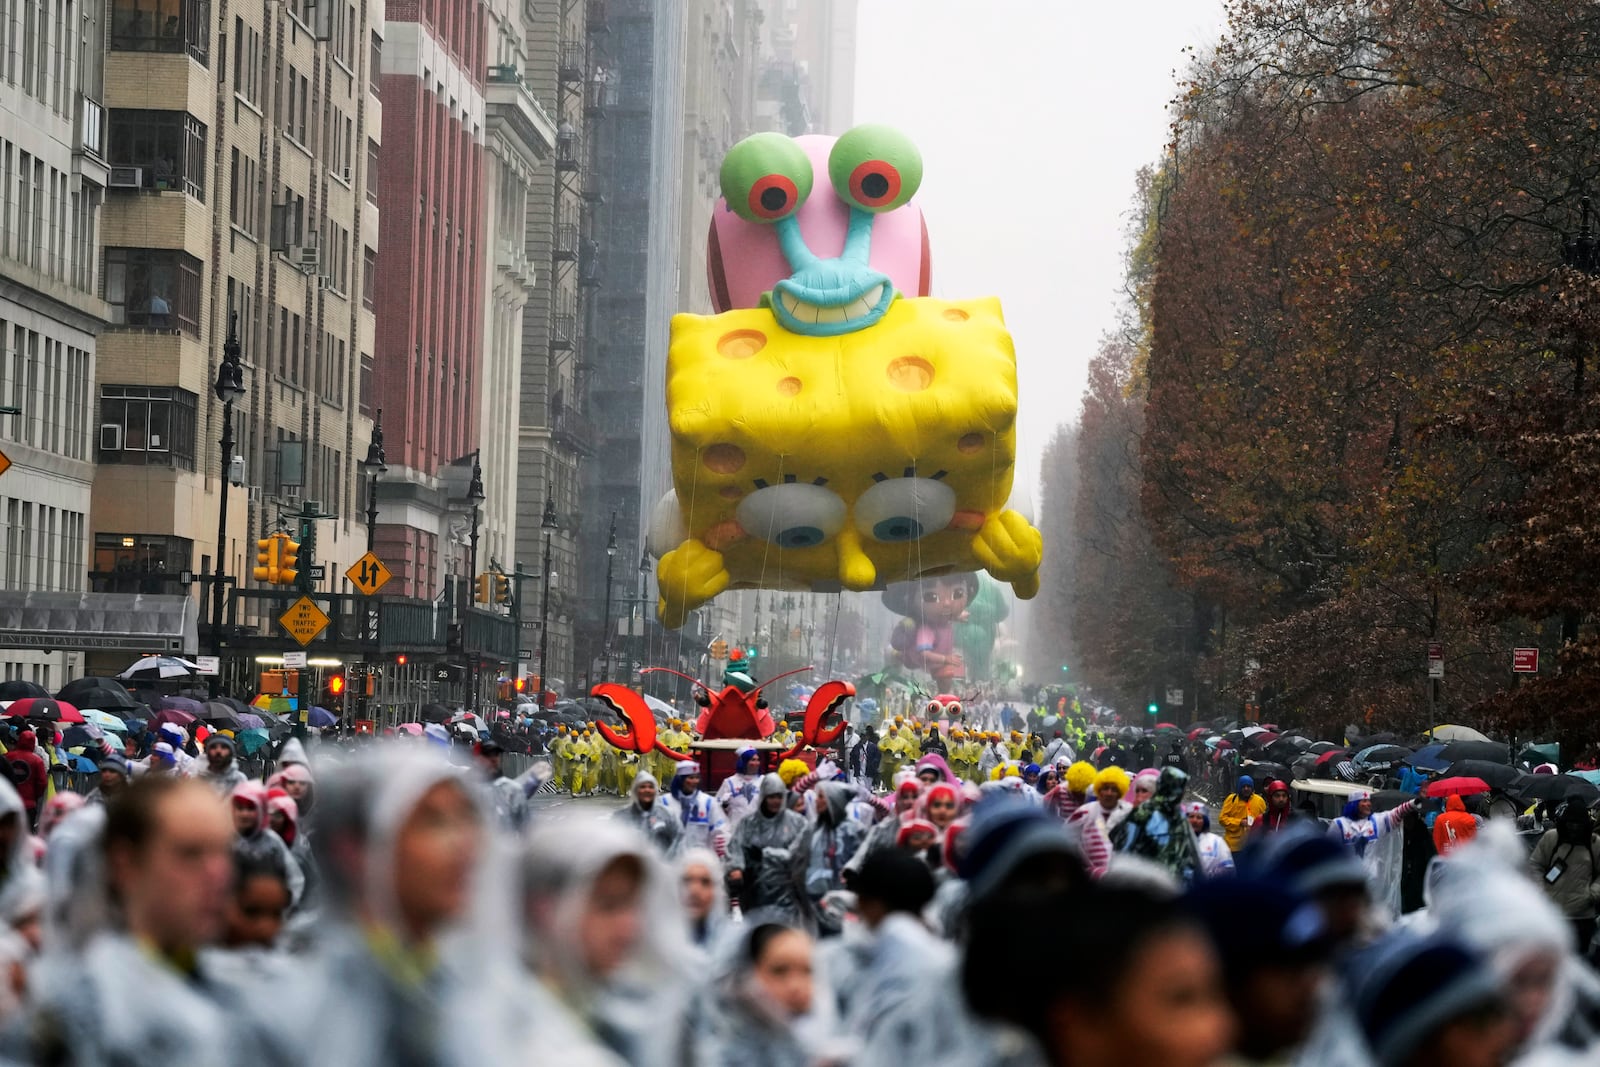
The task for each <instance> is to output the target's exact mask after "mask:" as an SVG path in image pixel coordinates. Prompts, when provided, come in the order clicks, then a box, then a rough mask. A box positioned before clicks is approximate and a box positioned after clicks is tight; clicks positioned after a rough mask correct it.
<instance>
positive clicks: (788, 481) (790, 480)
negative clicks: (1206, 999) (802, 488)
mask: <svg viewBox="0 0 1600 1067" xmlns="http://www.w3.org/2000/svg"><path fill="white" fill-rule="evenodd" d="M797 481H799V479H798V478H796V477H795V476H794V475H792V474H785V475H784V476H783V484H784V485H793V484H794V483H795V482H797Z"/></svg>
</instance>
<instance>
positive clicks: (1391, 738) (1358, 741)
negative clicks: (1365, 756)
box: [1350, 733, 1400, 752]
mask: <svg viewBox="0 0 1600 1067" xmlns="http://www.w3.org/2000/svg"><path fill="white" fill-rule="evenodd" d="M1399 740H1400V739H1399V738H1398V737H1396V736H1395V735H1394V734H1391V733H1381V734H1351V735H1350V747H1351V749H1353V750H1354V751H1356V752H1360V751H1361V750H1362V749H1364V748H1371V747H1372V746H1373V745H1393V744H1397V743H1398V742H1399Z"/></svg>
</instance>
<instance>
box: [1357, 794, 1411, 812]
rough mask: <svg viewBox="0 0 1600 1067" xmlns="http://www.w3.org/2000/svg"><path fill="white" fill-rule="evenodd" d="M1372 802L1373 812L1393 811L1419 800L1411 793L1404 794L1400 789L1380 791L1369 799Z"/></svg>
mask: <svg viewBox="0 0 1600 1067" xmlns="http://www.w3.org/2000/svg"><path fill="white" fill-rule="evenodd" d="M1369 799H1371V801H1372V810H1373V811H1393V810H1394V809H1395V808H1398V807H1399V806H1400V805H1402V804H1404V803H1405V802H1406V801H1408V800H1415V799H1417V798H1416V797H1415V796H1413V795H1412V794H1410V793H1403V792H1401V791H1400V790H1398V789H1380V790H1378V791H1377V792H1376V793H1374V794H1372V796H1371V797H1370V798H1369Z"/></svg>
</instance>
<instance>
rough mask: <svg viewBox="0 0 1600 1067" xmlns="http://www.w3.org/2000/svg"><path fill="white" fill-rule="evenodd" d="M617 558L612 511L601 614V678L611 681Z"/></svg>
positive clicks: (615, 532)
mask: <svg viewBox="0 0 1600 1067" xmlns="http://www.w3.org/2000/svg"><path fill="white" fill-rule="evenodd" d="M616 560H617V513H616V512H615V511H613V512H612V513H611V533H610V535H609V536H608V537H607V538H606V607H605V611H603V612H601V614H600V639H601V640H600V655H601V657H602V658H601V660H600V680H601V681H602V682H609V681H611V565H612V564H613V563H615V562H616Z"/></svg>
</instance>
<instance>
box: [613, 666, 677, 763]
mask: <svg viewBox="0 0 1600 1067" xmlns="http://www.w3.org/2000/svg"><path fill="white" fill-rule="evenodd" d="M589 695H590V696H592V697H595V698H596V699H598V700H601V701H603V702H604V703H605V705H606V707H608V708H610V709H611V710H612V711H614V712H616V713H617V714H618V715H620V716H622V717H623V718H624V719H626V720H627V723H628V727H629V732H628V733H623V732H622V731H620V730H618V729H617V728H616V727H614V726H612V725H611V724H610V723H605V722H597V723H595V724H594V726H595V729H596V730H599V731H600V736H601V737H603V738H605V739H606V740H607V741H609V742H611V743H612V744H613V745H615V746H616V747H617V748H620V749H622V750H623V751H625V752H635V753H638V754H639V755H641V756H643V755H645V754H647V753H650V752H659V753H661V754H662V755H664V756H670V757H671V758H672V759H675V760H687V759H689V758H691V757H689V756H686V755H684V754H683V753H681V752H675V751H673V750H672V749H670V748H668V747H667V746H666V745H663V744H662V743H661V742H660V741H659V740H658V739H657V738H656V718H655V716H654V715H652V714H651V713H650V708H649V706H648V705H646V704H645V702H644V698H643V697H641V696H640V695H639V694H638V693H635V692H634V691H633V690H632V689H629V688H627V687H626V686H621V685H617V684H615V683H614V682H603V683H601V684H600V685H597V686H595V687H594V689H592V690H590V693H589Z"/></svg>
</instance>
